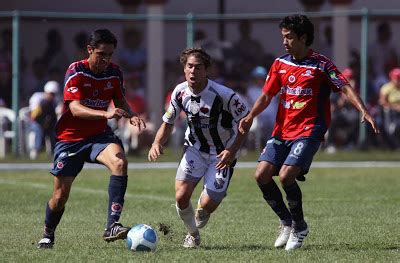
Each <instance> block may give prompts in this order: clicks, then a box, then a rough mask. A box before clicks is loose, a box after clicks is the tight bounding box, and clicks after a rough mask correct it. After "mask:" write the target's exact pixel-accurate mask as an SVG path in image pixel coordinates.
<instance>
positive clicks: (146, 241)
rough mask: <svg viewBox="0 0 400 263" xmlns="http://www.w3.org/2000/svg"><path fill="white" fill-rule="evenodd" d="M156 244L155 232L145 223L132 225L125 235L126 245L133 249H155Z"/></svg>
mask: <svg viewBox="0 0 400 263" xmlns="http://www.w3.org/2000/svg"><path fill="white" fill-rule="evenodd" d="M157 244H158V236H157V232H156V231H155V230H154V229H153V228H152V227H151V226H148V225H145V224H139V225H135V226H133V227H132V228H131V230H129V232H128V236H127V237H126V245H127V247H128V249H129V250H133V251H155V250H156V248H157Z"/></svg>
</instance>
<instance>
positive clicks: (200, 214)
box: [194, 208, 210, 228]
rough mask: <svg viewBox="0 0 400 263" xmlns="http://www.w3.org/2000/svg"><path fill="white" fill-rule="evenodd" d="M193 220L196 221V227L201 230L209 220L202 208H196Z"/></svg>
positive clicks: (207, 213)
mask: <svg viewBox="0 0 400 263" xmlns="http://www.w3.org/2000/svg"><path fill="white" fill-rule="evenodd" d="M194 219H195V221H196V227H197V228H203V227H205V226H206V225H207V222H208V220H209V219H210V213H209V212H207V211H206V210H204V208H197V209H196V210H195V213H194Z"/></svg>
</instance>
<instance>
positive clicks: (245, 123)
mask: <svg viewBox="0 0 400 263" xmlns="http://www.w3.org/2000/svg"><path fill="white" fill-rule="evenodd" d="M271 99H272V97H271V96H268V95H267V94H266V93H263V94H261V95H260V97H258V99H257V100H256V102H255V103H254V106H253V108H252V109H251V111H250V113H249V114H248V115H247V116H246V117H244V118H243V119H241V120H240V122H239V132H240V133H243V134H246V133H248V132H249V130H250V128H251V125H252V124H253V119H254V118H255V117H257V115H258V114H260V113H261V112H262V111H263V110H264V109H265V108H267V107H268V105H269V104H270V102H271Z"/></svg>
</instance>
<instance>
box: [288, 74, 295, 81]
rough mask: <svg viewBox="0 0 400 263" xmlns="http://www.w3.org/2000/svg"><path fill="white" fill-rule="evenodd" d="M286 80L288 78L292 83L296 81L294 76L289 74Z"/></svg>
mask: <svg viewBox="0 0 400 263" xmlns="http://www.w3.org/2000/svg"><path fill="white" fill-rule="evenodd" d="M288 80H289V82H290V83H293V82H295V81H296V77H295V76H294V75H290V76H289V78H288Z"/></svg>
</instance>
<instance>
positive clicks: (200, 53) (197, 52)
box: [179, 48, 211, 68]
mask: <svg viewBox="0 0 400 263" xmlns="http://www.w3.org/2000/svg"><path fill="white" fill-rule="evenodd" d="M190 56H194V57H196V58H200V59H201V60H202V61H203V63H204V66H205V67H206V68H209V67H210V66H211V57H210V55H208V54H207V52H205V51H204V49H202V48H187V49H185V50H183V51H182V53H181V56H180V59H179V60H180V62H181V64H182V65H183V66H185V65H186V62H187V59H188V57H190Z"/></svg>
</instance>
